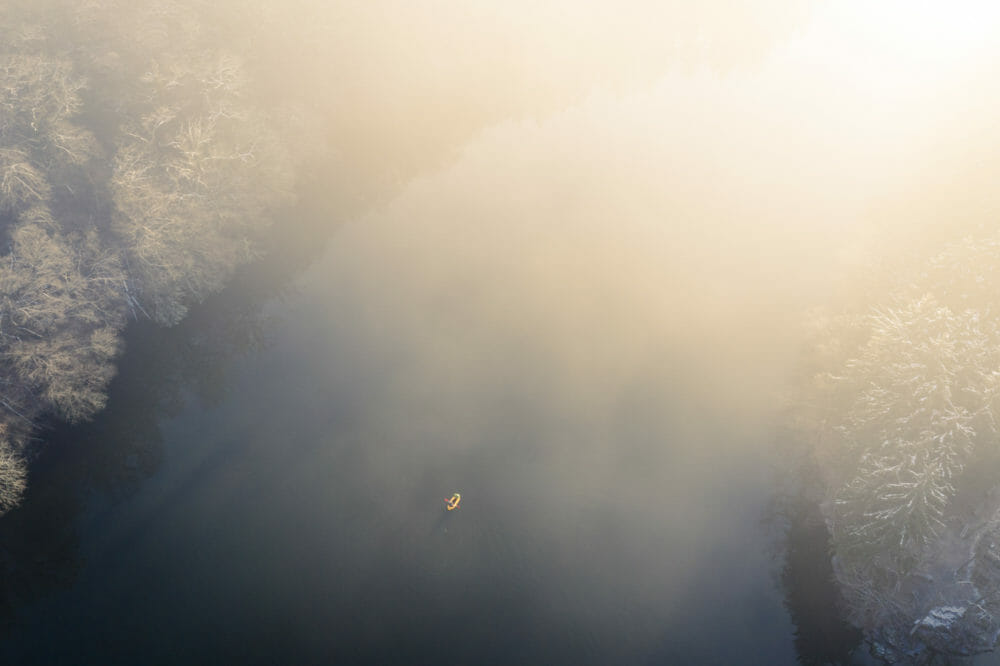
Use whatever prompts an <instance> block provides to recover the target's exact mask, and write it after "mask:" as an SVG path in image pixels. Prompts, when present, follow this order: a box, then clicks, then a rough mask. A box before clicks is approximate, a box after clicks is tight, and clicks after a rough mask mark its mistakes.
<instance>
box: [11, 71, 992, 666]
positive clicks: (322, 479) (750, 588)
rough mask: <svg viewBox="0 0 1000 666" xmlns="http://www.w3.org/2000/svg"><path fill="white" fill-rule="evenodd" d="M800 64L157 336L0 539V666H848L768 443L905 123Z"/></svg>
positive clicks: (141, 332) (600, 108)
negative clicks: (885, 120) (816, 316)
mask: <svg viewBox="0 0 1000 666" xmlns="http://www.w3.org/2000/svg"><path fill="white" fill-rule="evenodd" d="M806 55H808V54H806ZM793 56H794V57H786V60H785V61H780V59H779V61H778V62H777V64H774V63H772V64H770V65H768V66H766V67H763V68H762V70H761V72H762V73H760V74H752V75H741V76H737V77H734V78H732V79H728V80H724V79H720V78H719V77H716V76H713V75H704V76H700V75H699V76H691V77H688V78H683V77H675V78H672V79H668V80H666V81H665V82H664V83H663V84H662V85H660V86H659V87H658V88H657V89H656V90H653V91H651V92H649V93H648V94H645V93H644V94H643V95H637V96H634V97H629V98H625V99H624V100H622V99H611V98H603V97H600V96H595V97H594V98H592V99H589V100H585V101H584V102H583V103H581V105H580V106H578V107H574V108H572V109H569V110H567V111H566V112H565V113H562V114H559V116H558V117H557V118H556V119H554V120H552V121H547V122H542V123H539V122H510V123H506V124H501V125H499V126H497V127H495V128H493V129H492V130H490V131H488V132H486V133H484V134H483V135H482V136H480V137H478V138H477V139H476V141H474V142H473V143H472V144H470V145H469V146H466V149H465V150H464V152H462V153H461V154H459V155H456V156H455V158H454V161H453V162H452V163H451V164H449V165H446V166H444V167H442V168H440V169H437V170H436V171H434V172H433V173H429V174H425V175H424V176H423V177H420V178H416V179H414V180H413V181H412V182H409V183H408V184H406V185H405V186H404V187H400V188H397V189H396V190H394V191H393V192H391V193H388V194H386V196H384V197H383V198H382V200H381V201H380V203H379V205H378V206H372V207H371V208H370V210H368V212H367V213H366V214H365V215H360V216H352V217H353V219H352V220H351V221H350V222H349V223H348V224H346V225H344V226H343V227H342V228H341V229H339V230H338V231H337V233H335V234H333V235H332V236H330V237H329V239H328V241H327V246H326V250H325V252H323V253H322V254H321V256H320V257H319V258H318V259H317V260H316V261H314V262H309V261H306V260H305V259H302V258H300V259H299V260H297V262H298V263H297V265H295V266H291V267H289V266H285V268H286V269H287V270H285V271H284V272H283V273H282V272H281V271H278V272H277V274H271V273H268V272H267V271H266V270H264V269H263V268H261V267H258V268H257V269H254V270H251V271H249V272H247V273H245V274H244V275H243V276H242V277H241V278H240V280H239V281H238V282H237V284H236V285H234V286H233V287H232V288H231V289H229V290H228V291H226V292H225V293H223V294H222V295H221V296H219V297H217V298H214V299H212V300H211V301H210V302H209V303H208V304H207V305H206V306H204V307H202V308H199V309H198V310H197V311H196V312H195V313H194V315H193V316H192V317H191V318H190V319H189V320H188V321H186V322H185V323H183V324H182V325H181V326H179V327H177V328H175V329H171V330H166V331H164V330H157V329H154V328H152V327H150V326H147V325H144V324H141V325H138V326H137V327H136V328H135V330H133V332H132V337H131V342H130V346H129V351H128V353H127V354H126V356H125V357H124V359H123V362H122V370H121V374H120V376H119V377H118V379H116V381H115V384H114V386H113V387H112V394H111V400H110V403H109V409H108V410H107V411H106V412H105V413H103V414H102V415H100V416H99V417H98V418H97V419H96V420H95V421H94V423H92V424H89V425H85V426H81V427H77V428H74V429H59V430H53V431H51V432H50V433H48V435H47V436H48V438H49V439H50V440H51V441H52V446H51V447H50V449H49V452H48V453H47V454H46V456H44V457H43V459H42V460H40V461H39V463H38V465H37V468H36V470H35V471H34V479H33V484H32V490H31V492H30V494H29V497H28V499H27V501H26V503H25V505H24V506H23V507H22V508H20V509H18V510H17V511H15V512H12V513H11V514H10V515H8V516H7V517H5V518H4V519H3V520H2V521H0V559H2V563H3V564H4V567H3V570H4V571H5V572H6V573H5V577H4V579H3V580H2V584H3V593H4V603H3V606H2V607H0V619H2V621H3V633H2V640H0V660H2V662H3V663H9V664H102V665H107V664H424V663H427V664H437V665H441V664H561V663H566V664H570V663H571V664H739V663H749V664H794V663H796V662H797V661H798V660H801V662H802V663H826V662H827V661H830V660H831V659H833V658H840V659H842V660H843V661H844V663H864V659H863V658H862V656H861V654H860V652H861V650H855V647H856V645H857V640H858V637H857V636H856V635H855V634H853V633H851V632H850V631H847V630H846V629H845V628H844V627H843V625H841V624H840V623H839V620H838V618H837V615H836V610H835V595H834V593H833V591H832V588H831V587H830V586H829V585H827V584H826V583H825V581H826V580H827V579H828V576H829V563H828V560H827V556H826V544H825V532H824V530H823V529H822V526H821V524H820V523H819V519H818V518H817V516H816V513H815V507H811V508H810V506H809V505H808V503H806V504H800V503H798V502H797V501H796V500H795V497H796V496H797V495H796V493H795V492H794V491H792V490H789V489H788V488H790V487H791V488H794V486H795V483H794V482H795V477H794V475H793V476H792V477H789V476H788V470H789V469H792V470H793V471H794V465H790V464H789V461H788V459H787V456H786V455H785V454H783V453H781V451H783V450H785V449H783V448H782V447H779V446H776V441H777V439H778V437H777V432H778V431H777V427H776V424H777V423H778V420H779V418H780V406H781V404H782V402H781V399H782V395H783V392H784V391H785V389H786V386H787V383H786V382H787V378H788V375H789V373H790V372H791V371H792V369H793V368H794V362H795V350H796V348H797V347H796V343H797V342H798V339H797V337H796V336H797V335H798V334H797V333H795V332H794V331H795V330H796V329H795V327H794V326H793V323H794V322H795V321H798V317H799V315H800V313H801V312H802V309H803V308H804V307H807V306H809V305H812V304H814V302H815V301H816V300H817V299H818V300H819V301H822V300H823V298H824V294H825V293H826V292H825V291H824V290H825V289H828V288H829V284H828V283H829V281H830V277H829V276H830V272H831V271H830V270H828V269H829V268H830V267H831V266H833V265H834V260H835V258H836V257H837V256H839V255H838V252H841V251H842V250H843V249H844V247H846V246H849V245H850V240H851V239H850V237H849V236H847V235H846V234H845V232H844V231H843V229H842V228H841V226H839V225H840V224H841V222H843V221H844V220H849V219H853V218H852V215H854V214H856V213H857V212H858V211H859V210H861V209H862V208H864V206H865V205H866V204H865V200H864V197H865V193H866V192H867V191H868V190H866V189H865V188H869V187H876V186H879V185H880V183H881V181H880V180H879V179H880V178H881V177H882V176H881V175H880V174H882V173H884V171H885V170H884V169H882V168H881V167H880V165H879V164H878V163H876V162H875V161H873V160H870V159H867V157H866V156H867V153H866V152H865V151H872V150H883V149H884V150H886V151H889V152H891V150H890V149H892V150H895V148H894V146H895V147H898V146H903V145H910V144H909V143H908V142H907V141H905V140H904V139H906V136H904V134H905V131H907V128H908V127H909V125H906V126H903V127H902V129H900V126H899V125H898V124H897V125H895V126H894V127H896V128H897V130H896V133H895V134H888V135H887V134H884V133H881V132H879V131H876V130H877V129H878V128H877V127H875V126H874V125H872V126H868V125H864V124H863V121H864V122H867V121H868V120H867V119H871V118H872V117H874V116H872V115H871V114H870V113H869V110H870V109H869V106H868V105H867V103H866V104H860V103H859V104H858V105H857V108H855V107H850V108H849V109H847V110H846V111H844V112H843V113H840V114H839V115H837V116H836V117H835V118H834V117H831V116H830V114H829V112H825V113H824V112H823V109H825V108H827V106H828V103H829V101H830V99H833V98H836V97H837V95H838V90H839V89H838V88H837V86H835V85H834V86H829V85H828V84H829V83H830V81H825V80H824V82H821V83H822V84H823V85H820V84H819V83H816V84H814V83H813V82H814V81H815V79H816V75H815V72H814V70H812V69H810V68H809V67H808V66H805V65H803V66H799V65H796V64H794V63H799V62H800V61H801V62H805V61H804V60H803V57H804V56H802V54H799V55H795V54H793ZM782 62H783V63H784V64H782ZM789 63H793V64H791V65H790V64H789ZM793 65H794V66H793ZM806 65H808V63H806ZM782 67H784V69H782ZM796 67H798V68H797V69H796ZM789 68H791V69H789ZM775 72H777V73H775ZM823 76H825V77H827V78H831V77H832V78H833V79H836V77H837V76H838V74H837V72H835V71H833V70H824V73H823ZM823 86H827V87H823ZM775 90H782V91H791V92H789V93H788V95H789V97H788V99H787V103H786V104H784V105H783V106H781V107H780V108H776V107H771V106H769V105H768V104H764V103H763V102H761V100H767V99H768V95H770V94H772V93H773V92H774V91H775ZM823 91H825V92H823ZM828 98H829V99H828ZM883 111H885V113H888V112H889V111H892V109H888V111H886V110H885V109H883ZM669 114H673V115H669ZM668 115H669V117H670V118H671V122H665V121H664V118H666V117H668ZM876 115H877V114H876ZM889 115H892V114H889ZM879 117H881V116H879ZM892 117H895V116H892ZM802 118H810V119H815V121H814V122H813V124H809V123H806V122H799V120H798V119H802ZM609 119H611V120H609ZM876 120H877V118H876ZM831 123H833V124H835V125H836V124H837V123H842V124H843V127H842V128H841V129H844V130H845V131H846V130H847V129H850V130H851V131H852V132H855V131H860V136H862V139H864V137H869V138H871V137H875V138H872V140H871V141H867V142H866V141H863V140H859V142H858V143H857V144H850V145H849V144H848V143H847V142H837V141H831V140H830V137H831V136H837V134H836V132H833V131H831V130H830V127H829V125H830V124H831ZM911 124H917V121H912V123H911ZM779 126H780V127H787V128H788V129H787V131H786V130H783V132H784V133H785V134H788V133H795V136H793V137H792V138H790V139H789V138H787V136H786V137H785V138H786V140H785V141H784V142H775V141H774V140H773V137H774V136H775V131H774V128H775V127H779ZM837 127H839V125H837ZM859 127H860V129H859ZM861 130H864V131H861ZM866 132H868V133H867V134H866ZM581 137H586V139H587V140H586V141H581ZM886 137H888V138H886ZM878 141H882V142H887V143H886V144H885V145H883V144H879V143H878ZM888 144H891V145H888ZM887 145H888V147H887ZM872 146H875V148H873V147H872ZM820 149H822V152H823V155H824V158H825V159H823V160H816V159H814V156H815V154H817V151H819V150H820ZM762 155H766V158H762V157H761V156H762ZM765 162H766V166H767V168H766V169H765V168H763V167H762V166H761V165H762V164H763V163H765ZM776 188H777V189H776ZM845 189H848V190H849V191H850V192H851V193H852V196H851V197H845V196H842V192H843V191H844V190H845ZM806 209H808V211H807V212H808V218H809V224H808V225H804V224H792V222H799V221H801V219H802V218H803V215H804V213H803V211H804V210H806ZM834 240H836V242H834ZM317 243H318V241H317ZM317 252H318V251H317ZM306 254H308V253H306ZM279 263H280V262H279ZM292 263H295V262H292ZM290 276H291V277H290ZM278 292H280V293H278ZM789 479H791V483H788V482H789ZM455 491H460V492H461V493H462V494H463V497H464V501H463V503H462V507H461V509H460V510H458V511H454V512H450V513H447V512H445V511H444V501H443V500H444V498H445V497H446V496H449V495H450V494H451V493H452V492H455ZM784 527H788V528H789V529H788V530H787V532H786V530H784V529H782V528H784ZM786 534H787V536H786ZM852 651H853V652H854V653H855V654H854V656H853V657H850V656H849V655H850V654H851V653H852ZM982 663H988V662H987V661H983V662H982Z"/></svg>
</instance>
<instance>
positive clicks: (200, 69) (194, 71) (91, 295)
mask: <svg viewBox="0 0 1000 666" xmlns="http://www.w3.org/2000/svg"><path fill="white" fill-rule="evenodd" d="M203 13H204V12H203V9H200V8H199V4H198V3H195V2H186V3H184V2H169V1H168V2H157V3H118V2H114V1H113V0H108V1H107V2H89V3H75V2H72V3H71V2H50V3H30V2H19V1H13V2H7V3H4V4H3V7H2V8H0V382H2V390H0V512H2V511H3V510H5V509H6V508H8V507H10V506H12V505H13V504H15V503H16V502H17V500H18V498H19V496H20V494H21V493H22V492H23V490H24V487H25V479H26V472H25V460H26V459H27V458H28V457H29V453H30V446H29V445H30V442H31V438H32V436H33V432H34V429H35V424H36V423H37V422H38V419H39V418H40V417H42V416H43V415H46V414H53V415H55V416H57V417H60V418H63V419H66V420H69V421H71V422H72V421H79V420H82V419H87V418H89V417H90V416H92V415H93V414H94V413H95V412H96V411H97V410H99V409H101V408H102V407H103V406H104V404H105V400H106V393H105V391H106V388H107V384H108V382H109V380H110V379H111V377H112V376H113V375H114V361H115V358H116V356H117V355H118V354H119V352H120V351H121V347H122V345H121V333H122V331H123V329H124V328H125V326H126V324H127V322H128V321H129V320H130V319H135V318H149V319H152V320H154V321H156V322H158V323H161V324H164V325H169V324H174V323H176V322H178V321H179V320H180V319H181V318H182V317H183V316H184V314H185V312H186V311H187V308H188V307H189V306H190V305H191V304H193V303H196V302H199V301H201V300H202V299H204V298H205V297H206V296H207V295H208V294H210V293H212V292H214V291H217V290H218V289H220V288H221V287H222V286H223V285H224V284H225V282H226V280H227V279H228V278H229V277H230V275H231V274H232V272H233V270H234V269H235V268H236V267H237V266H239V265H240V264H241V263H244V262H246V261H248V260H250V259H252V258H254V257H255V256H257V254H258V252H259V247H260V241H261V238H262V233H263V231H264V229H265V228H266V227H267V225H268V224H269V222H270V220H272V219H273V218H274V214H275V212H276V211H277V210H280V209H281V208H282V207H284V206H287V205H288V204H290V202H291V201H292V199H293V192H294V173H295V164H296V162H295V160H296V156H295V154H294V151H295V146H296V145H297V144H296V142H295V141H294V140H293V138H292V137H291V136H290V128H291V124H290V123H289V122H287V121H288V119H289V118H290V117H291V115H290V114H286V113H285V112H284V111H282V110H281V109H278V108H277V107H276V105H273V104H271V105H265V104H263V103H262V102H261V101H260V100H259V99H258V98H255V97H254V96H253V95H252V94H251V92H250V91H249V89H248V74H247V71H246V66H245V64H244V59H243V58H242V57H241V54H240V53H238V52H233V51H232V50H227V49H226V48H225V47H224V46H221V45H220V44H221V41H220V40H219V38H218V37H219V36H218V35H217V34H215V33H213V32H212V30H211V24H210V23H208V22H206V20H205V16H204V15H203Z"/></svg>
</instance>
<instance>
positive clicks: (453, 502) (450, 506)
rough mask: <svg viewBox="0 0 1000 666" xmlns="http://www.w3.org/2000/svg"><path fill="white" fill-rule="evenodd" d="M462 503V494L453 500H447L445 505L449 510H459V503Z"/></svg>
mask: <svg viewBox="0 0 1000 666" xmlns="http://www.w3.org/2000/svg"><path fill="white" fill-rule="evenodd" d="M461 501H462V495H461V494H460V493H455V494H454V495H452V496H451V498H448V499H445V501H444V503H445V504H446V505H447V506H448V510H449V511H451V510H452V509H457V508H458V504H459V502H461Z"/></svg>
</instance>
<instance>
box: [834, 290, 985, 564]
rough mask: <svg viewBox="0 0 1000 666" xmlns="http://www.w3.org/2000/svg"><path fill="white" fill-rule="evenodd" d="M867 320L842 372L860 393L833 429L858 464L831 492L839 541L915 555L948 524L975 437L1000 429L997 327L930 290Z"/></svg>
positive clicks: (848, 548) (851, 547)
mask: <svg viewBox="0 0 1000 666" xmlns="http://www.w3.org/2000/svg"><path fill="white" fill-rule="evenodd" d="M864 324H866V325H867V326H868V328H869V330H870V335H869V338H868V340H867V342H866V343H865V344H864V345H863V346H862V347H861V349H860V350H859V352H858V355H857V357H856V358H854V359H853V360H851V361H849V362H848V363H847V365H846V367H845V368H844V371H843V372H842V373H841V374H840V375H839V376H837V378H836V383H837V385H838V386H837V388H838V389H839V390H841V391H846V392H848V393H849V394H850V395H851V396H853V400H851V401H850V402H849V408H848V409H847V410H846V413H844V414H842V415H841V418H840V421H839V423H838V425H837V426H836V430H837V432H838V433H839V435H840V436H841V438H842V441H843V443H844V444H845V446H846V447H847V448H848V450H849V451H850V452H851V454H852V457H853V458H854V460H856V461H857V465H856V469H855V471H854V473H853V474H851V475H848V477H847V480H846V482H845V483H844V485H843V487H842V488H841V489H840V490H839V491H838V492H837V493H836V494H835V496H834V503H833V507H834V517H835V519H834V526H835V535H834V536H835V543H836V545H837V547H838V549H839V550H840V552H841V553H842V554H843V555H845V556H850V555H851V554H852V553H857V552H858V551H871V552H880V553H883V554H887V555H889V556H891V557H892V558H893V559H894V560H897V561H899V562H900V563H906V562H907V561H910V562H912V561H913V559H914V558H916V557H919V554H920V553H921V552H922V551H923V549H924V548H926V547H927V546H928V545H929V544H930V543H932V542H933V540H934V538H935V537H936V536H937V535H938V533H939V532H940V529H941V528H942V527H943V523H942V518H943V516H944V514H945V509H946V507H947V504H948V501H949V500H950V498H951V497H952V496H953V495H954V494H955V485H954V482H955V479H956V477H957V476H958V474H959V473H960V472H961V471H962V470H963V468H964V466H965V464H966V461H967V460H968V458H969V456H970V454H971V453H972V451H973V448H974V446H975V445H976V443H977V441H979V440H980V439H981V438H982V436H984V435H996V423H995V421H994V413H995V412H994V406H995V404H996V400H997V396H998V390H1000V351H998V349H997V347H996V345H995V341H996V336H995V325H994V324H992V323H984V322H983V321H982V318H981V316H980V313H979V312H978V311H977V310H974V309H966V310H962V311H953V310H952V309H951V308H949V307H947V306H944V305H942V304H940V303H939V302H938V301H937V300H936V299H935V298H933V297H932V296H930V295H924V296H922V297H920V298H917V299H914V300H912V301H910V302H908V303H904V304H902V305H899V306H894V307H887V308H884V309H881V310H875V311H872V312H871V313H870V314H869V315H868V317H867V319H866V321H864Z"/></svg>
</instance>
